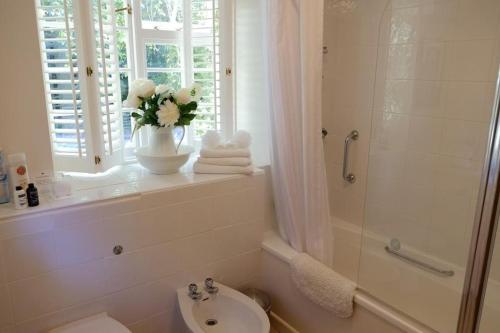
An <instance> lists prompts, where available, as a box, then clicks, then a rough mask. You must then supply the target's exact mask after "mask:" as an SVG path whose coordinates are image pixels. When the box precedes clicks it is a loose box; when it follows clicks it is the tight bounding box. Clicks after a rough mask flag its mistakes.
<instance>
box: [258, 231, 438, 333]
mask: <svg viewBox="0 0 500 333" xmlns="http://www.w3.org/2000/svg"><path fill="white" fill-rule="evenodd" d="M262 248H263V250H264V251H265V253H267V254H269V255H270V256H272V257H273V258H275V259H277V260H279V261H281V262H283V263H286V264H288V263H289V262H290V260H291V258H292V257H293V256H294V255H295V254H296V253H297V252H296V251H295V250H294V249H292V248H291V247H290V246H289V245H288V244H286V243H285V242H284V241H283V240H282V239H281V238H280V236H279V235H278V234H277V233H275V232H274V231H271V232H269V233H268V234H266V236H265V239H264V241H263V242H262ZM280 279H284V277H281V278H280ZM354 302H355V304H356V310H355V312H356V311H359V308H363V309H364V310H366V311H369V312H370V313H372V314H374V315H375V316H377V317H379V318H380V319H381V320H383V321H385V322H387V323H389V324H390V325H392V326H394V327H395V328H397V330H394V332H400V331H403V332H411V333H429V332H433V331H432V330H430V329H428V328H426V327H425V326H424V325H421V324H420V323H418V322H417V321H415V320H412V319H411V318H409V317H407V316H405V315H403V314H401V313H399V312H397V311H395V310H393V309H391V308H390V307H388V306H386V305H385V304H384V303H382V302H380V301H378V300H377V299H375V298H374V297H372V296H370V295H368V294H367V293H365V292H363V291H362V290H357V291H356V295H355V297H354ZM289 304H290V303H289ZM309 317H310V316H309ZM287 319H288V318H284V320H285V321H286V320H287ZM278 320H280V321H281V320H283V319H282V318H280V319H278ZM370 322H371V324H373V322H372V321H370ZM360 325H362V324H360ZM292 326H293V325H292ZM330 329H331V328H330ZM311 331H312V330H311ZM315 331H318V332H319V330H315ZM377 331H380V332H382V331H384V332H385V330H382V329H379V330H377ZM335 332H339V333H341V332H342V330H336V331H335ZM345 332H351V330H349V331H348V330H346V331H345ZM360 332H363V331H362V330H361V331H360ZM387 332H389V331H387Z"/></svg>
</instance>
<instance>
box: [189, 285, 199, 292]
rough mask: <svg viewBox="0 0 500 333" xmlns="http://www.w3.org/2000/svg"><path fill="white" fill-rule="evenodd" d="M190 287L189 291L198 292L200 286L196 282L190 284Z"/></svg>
mask: <svg viewBox="0 0 500 333" xmlns="http://www.w3.org/2000/svg"><path fill="white" fill-rule="evenodd" d="M188 288H189V293H190V294H194V293H197V292H198V286H197V285H196V283H191V284H189V287H188Z"/></svg>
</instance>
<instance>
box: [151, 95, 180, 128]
mask: <svg viewBox="0 0 500 333" xmlns="http://www.w3.org/2000/svg"><path fill="white" fill-rule="evenodd" d="M156 115H157V116H158V122H159V123H160V125H161V126H171V125H174V124H175V123H176V122H177V120H179V117H180V112H179V108H178V107H177V105H175V104H174V103H172V102H170V101H166V102H165V105H160V110H158V111H156Z"/></svg>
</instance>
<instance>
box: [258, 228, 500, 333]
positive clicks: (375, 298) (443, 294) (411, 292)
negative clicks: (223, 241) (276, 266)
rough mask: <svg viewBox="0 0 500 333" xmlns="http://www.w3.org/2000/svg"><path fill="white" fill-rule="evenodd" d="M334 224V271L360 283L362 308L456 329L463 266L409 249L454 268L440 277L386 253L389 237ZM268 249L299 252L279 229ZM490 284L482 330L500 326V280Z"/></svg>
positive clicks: (424, 326)
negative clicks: (281, 235)
mask: <svg viewBox="0 0 500 333" xmlns="http://www.w3.org/2000/svg"><path fill="white" fill-rule="evenodd" d="M332 227H333V229H334V230H333V232H334V234H335V253H334V269H335V270H336V271H337V272H339V273H341V274H342V275H344V276H346V277H347V278H349V279H350V280H352V281H355V282H356V283H357V284H358V290H357V291H356V295H355V298H354V301H355V304H356V305H357V307H358V308H359V307H360V308H363V309H365V310H367V311H369V312H371V313H372V314H375V315H376V316H378V317H380V318H382V319H383V320H384V321H386V322H388V323H390V324H391V325H393V326H394V327H397V328H399V329H401V330H402V331H404V332H412V333H413V332H436V331H437V332H443V333H452V332H455V331H456V323H457V320H458V314H459V309H460V301H461V297H462V284H463V281H464V274H465V272H464V268H463V267H459V266H456V265H453V264H451V263H448V262H445V261H442V260H439V259H438V258H434V257H429V256H427V255H425V254H424V253H421V252H419V251H418V250H416V249H412V248H405V249H407V250H408V251H409V252H410V253H412V255H414V256H415V257H417V258H419V259H421V260H423V261H425V262H430V263H433V264H434V265H436V266H437V267H441V268H446V269H451V270H453V271H454V275H453V276H451V277H442V276H437V275H435V274H433V273H431V272H428V271H424V270H422V269H420V268H418V267H415V266H413V265H411V264H409V263H407V262H404V261H402V260H400V259H398V258H395V257H394V256H392V255H389V254H388V253H387V252H386V251H385V245H386V244H388V242H389V239H387V238H386V237H382V236H380V235H377V234H374V233H370V232H368V231H365V234H364V237H363V235H362V229H361V228H359V227H357V226H355V225H353V224H350V223H346V222H344V221H342V220H339V219H334V220H333V223H332ZM361 246H363V250H362V251H361ZM262 247H263V249H264V251H265V252H266V253H268V254H270V255H271V256H273V257H275V258H277V259H279V260H280V261H282V262H285V263H289V261H290V259H291V258H292V257H293V256H294V255H295V254H296V251H295V250H294V249H292V248H291V247H290V246H289V245H288V244H287V243H285V242H284V241H283V240H282V239H281V238H280V237H279V235H278V234H277V233H275V232H270V233H269V234H267V235H266V238H265V239H264V241H263V243H262ZM488 288H489V290H488V297H487V299H486V303H485V306H484V310H483V316H484V317H485V320H484V321H485V324H484V325H483V326H482V327H481V328H482V332H494V330H493V329H491V330H490V329H488V328H489V327H492V328H493V327H498V326H499V325H500V320H499V319H498V318H500V283H499V282H498V281H497V280H494V279H490V281H489V285H488ZM387 304H390V306H388V305H387ZM395 309H398V310H395Z"/></svg>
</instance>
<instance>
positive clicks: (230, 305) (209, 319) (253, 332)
mask: <svg viewBox="0 0 500 333" xmlns="http://www.w3.org/2000/svg"><path fill="white" fill-rule="evenodd" d="M198 285H202V284H201V283H200V284H198ZM217 287H219V293H218V294H217V295H215V296H214V295H209V294H208V293H205V292H204V293H203V297H202V299H201V300H199V301H194V300H192V299H191V298H190V297H189V296H188V291H187V287H185V288H181V289H178V290H177V299H178V301H179V307H180V310H181V314H182V318H183V319H184V323H185V324H186V326H187V329H188V330H189V332H190V333H236V332H237V333H269V331H270V324H269V318H268V317H267V315H266V313H265V312H264V310H262V308H261V307H260V306H259V305H258V304H257V303H256V302H255V301H254V300H252V299H250V298H248V297H247V296H245V295H243V294H242V293H240V292H238V291H236V290H234V289H232V288H229V287H226V286H224V285H221V284H217Z"/></svg>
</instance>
